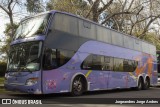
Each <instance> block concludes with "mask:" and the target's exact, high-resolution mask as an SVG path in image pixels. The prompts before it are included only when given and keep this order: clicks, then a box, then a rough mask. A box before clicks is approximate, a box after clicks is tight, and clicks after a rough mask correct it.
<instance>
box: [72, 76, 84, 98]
mask: <svg viewBox="0 0 160 107" xmlns="http://www.w3.org/2000/svg"><path fill="white" fill-rule="evenodd" d="M83 91H84V85H83V79H82V77H81V76H77V77H75V78H74V80H73V83H72V91H71V94H72V95H73V96H79V95H81V94H82V93H83Z"/></svg>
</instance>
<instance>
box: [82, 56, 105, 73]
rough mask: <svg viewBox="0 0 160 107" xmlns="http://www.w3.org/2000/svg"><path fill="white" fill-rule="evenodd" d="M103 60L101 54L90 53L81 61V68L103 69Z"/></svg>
mask: <svg viewBox="0 0 160 107" xmlns="http://www.w3.org/2000/svg"><path fill="white" fill-rule="evenodd" d="M103 62H104V57H103V56H98V55H90V56H88V57H87V58H86V59H85V61H84V62H83V63H82V65H81V68H82V69H85V70H103V69H104V68H103Z"/></svg>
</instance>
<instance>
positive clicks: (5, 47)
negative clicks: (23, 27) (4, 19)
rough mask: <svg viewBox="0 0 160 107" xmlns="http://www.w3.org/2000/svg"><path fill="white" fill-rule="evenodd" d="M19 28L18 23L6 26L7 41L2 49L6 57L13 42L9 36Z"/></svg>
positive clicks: (0, 50) (0, 49) (0, 48)
mask: <svg viewBox="0 0 160 107" xmlns="http://www.w3.org/2000/svg"><path fill="white" fill-rule="evenodd" d="M12 27H13V28H14V29H13V28H12ZM17 28H18V24H16V23H13V25H11V24H10V23H8V24H6V29H5V31H4V33H5V35H6V37H7V39H6V40H5V41H3V42H4V43H5V45H3V46H2V47H0V53H3V54H6V57H7V56H8V55H9V47H10V43H11V40H12V37H11V36H9V35H11V33H12V30H13V33H15V31H16V29H17ZM4 59H6V58H4Z"/></svg>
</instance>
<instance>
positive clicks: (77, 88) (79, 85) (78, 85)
mask: <svg viewBox="0 0 160 107" xmlns="http://www.w3.org/2000/svg"><path fill="white" fill-rule="evenodd" d="M73 89H74V91H76V92H80V91H81V90H82V83H81V81H78V80H76V81H75V82H74V83H73Z"/></svg>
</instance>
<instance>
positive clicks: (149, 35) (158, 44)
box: [143, 32, 160, 50]
mask: <svg viewBox="0 0 160 107" xmlns="http://www.w3.org/2000/svg"><path fill="white" fill-rule="evenodd" d="M143 39H144V40H146V41H148V42H150V43H152V44H154V45H155V46H156V48H157V50H160V40H159V38H158V37H157V36H156V34H155V33H153V32H150V33H147V34H146V35H145V36H144V38H143Z"/></svg>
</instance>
